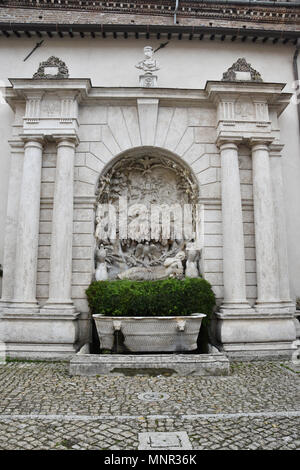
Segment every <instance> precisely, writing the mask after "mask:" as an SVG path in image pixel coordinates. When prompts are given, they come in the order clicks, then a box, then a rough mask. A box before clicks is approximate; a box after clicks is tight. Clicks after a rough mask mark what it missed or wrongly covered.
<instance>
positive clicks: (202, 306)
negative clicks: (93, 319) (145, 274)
mask: <svg viewBox="0 0 300 470" xmlns="http://www.w3.org/2000/svg"><path fill="white" fill-rule="evenodd" d="M86 294H87V298H88V303H89V307H90V310H91V313H92V314H102V315H106V316H124V317H126V316H129V317H148V316H184V315H190V314H192V313H205V314H206V315H207V317H206V318H205V323H207V321H208V320H209V317H210V315H211V314H212V312H213V308H214V305H215V295H214V293H213V291H212V288H211V285H210V284H209V283H208V282H207V281H205V279H202V278H185V279H183V280H179V279H166V280H163V281H128V280H116V281H95V282H92V283H91V285H90V286H89V287H88V289H87V290H86Z"/></svg>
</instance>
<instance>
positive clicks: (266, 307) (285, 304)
mask: <svg viewBox="0 0 300 470" xmlns="http://www.w3.org/2000/svg"><path fill="white" fill-rule="evenodd" d="M254 308H255V311H256V312H257V313H262V314H266V313H270V314H273V313H282V314H284V313H294V312H295V310H296V306H295V304H294V303H293V302H291V301H274V302H256V304H255V305H254Z"/></svg>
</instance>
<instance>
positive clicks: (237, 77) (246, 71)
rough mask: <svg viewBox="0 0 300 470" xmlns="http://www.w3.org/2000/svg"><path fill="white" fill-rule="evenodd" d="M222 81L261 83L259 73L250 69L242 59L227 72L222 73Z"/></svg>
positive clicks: (249, 65)
mask: <svg viewBox="0 0 300 470" xmlns="http://www.w3.org/2000/svg"><path fill="white" fill-rule="evenodd" d="M222 80H223V81H253V82H262V81H263V80H262V78H261V75H260V73H259V72H258V71H257V70H255V69H254V68H252V67H251V64H249V63H248V62H247V61H246V59H245V58H244V57H241V58H239V59H238V60H237V61H236V62H235V63H234V64H233V65H232V66H231V67H229V69H228V70H227V72H224V73H223V78H222Z"/></svg>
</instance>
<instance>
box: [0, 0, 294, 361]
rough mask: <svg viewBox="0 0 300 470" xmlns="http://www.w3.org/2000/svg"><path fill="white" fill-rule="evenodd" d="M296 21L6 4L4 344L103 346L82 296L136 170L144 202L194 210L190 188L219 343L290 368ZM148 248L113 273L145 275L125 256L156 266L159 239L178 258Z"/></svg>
mask: <svg viewBox="0 0 300 470" xmlns="http://www.w3.org/2000/svg"><path fill="white" fill-rule="evenodd" d="M299 10H300V8H299V4H298V2H276V4H274V2H267V1H264V2H259V1H258V2H243V1H234V0H232V1H231V2H224V1H221V0H220V1H216V2H209V1H206V2H196V1H180V2H171V1H170V2H147V3H146V4H145V3H142V2H134V3H131V4H130V3H128V4H127V3H126V4H124V3H122V4H121V3H116V2H114V3H110V2H108V3H107V2H92V1H86V2H83V1H68V2H66V1H63V0H61V1H60V2H58V1H53V2H41V1H40V2H36V1H14V2H5V1H3V2H0V30H1V38H0V55H1V64H2V67H1V76H0V80H1V81H2V89H3V93H2V101H1V106H0V113H1V124H0V126H1V134H0V138H1V147H2V153H1V163H0V165H1V189H0V191H1V201H0V204H1V206H0V215H1V217H0V229H1V236H0V262H1V264H2V265H3V279H2V297H1V304H0V340H1V341H3V342H5V344H6V348H7V351H8V355H9V356H11V357H26V358H65V357H70V356H71V355H72V354H74V353H75V352H76V351H78V350H79V349H80V348H81V347H82V346H83V345H85V344H88V343H90V342H91V319H90V314H89V309H88V305H87V301H86V296H85V289H86V288H87V287H88V285H89V284H90V282H91V280H92V279H93V278H94V276H95V271H96V269H97V255H96V262H95V252H96V253H97V249H99V248H100V246H101V241H102V240H101V237H99V236H98V235H97V234H98V232H99V230H98V229H99V220H98V219H97V216H98V212H97V211H98V208H99V203H100V202H101V197H100V196H101V191H103V185H102V184H103V181H106V180H107V179H108V178H110V181H111V180H113V186H109V190H106V192H107V194H109V195H111V194H113V191H116V192H118V191H120V188H121V187H122V184H123V182H124V178H125V176H124V175H126V178H127V180H126V181H127V182H128V181H130V184H131V192H130V194H131V198H132V201H134V200H135V201H137V200H138V201H140V200H141V198H144V199H145V198H146V195H147V194H150V196H151V197H150V196H149V197H150V199H151V198H152V199H153V198H154V196H153V194H154V193H155V194H156V193H157V192H158V194H159V195H160V199H161V198H165V201H167V200H168V199H169V200H171V199H172V197H173V199H174V200H173V202H174V203H176V202H179V203H182V202H183V201H184V202H188V201H185V200H184V197H183V196H180V191H179V192H178V191H177V189H178V188H177V186H176V185H177V184H178V185H179V186H180V188H181V187H182V184H183V186H184V185H185V184H187V182H189V184H190V186H189V187H191V188H192V190H193V191H194V193H193V198H194V199H193V201H194V202H195V198H196V199H197V201H196V202H197V204H198V205H199V207H201V217H200V219H201V220H198V219H197V220H193V224H195V225H196V228H197V227H198V228H199V227H200V226H201V230H199V232H201V236H202V237H203V238H202V245H201V249H200V250H199V252H200V254H199V258H200V260H199V264H198V265H197V269H199V275H202V276H203V277H204V278H205V279H207V280H208V281H209V282H210V283H211V284H212V286H213V289H214V292H215V294H216V298H217V304H218V310H217V312H216V314H215V318H214V322H213V328H212V340H213V341H214V342H215V344H216V345H217V346H218V347H219V348H220V349H221V350H223V351H225V353H226V354H228V356H229V357H232V358H246V359H247V358H249V359H252V358H266V357H267V358H277V357H281V358H284V357H291V355H292V354H293V351H294V347H295V340H296V335H297V333H296V321H295V312H296V299H297V297H299V296H300V246H299V242H298V240H299V237H300V186H299V177H300V155H299V140H300V137H299V104H298V101H299V99H300V98H299V99H298V96H297V90H298V88H299V77H298V62H299V59H298V47H299V46H298V35H299V19H298V15H299ZM145 46H148V47H146V50H145V57H143V48H144V47H145ZM137 67H138V68H137ZM158 160H159V167H160V169H159V171H158V172H157V173H155V171H156V170H154V169H153V168H154V166H155V168H157V165H158V164H157V161H158ZM141 162H143V170H141V169H138V168H137V166H138V165H139V164H140V163H141ZM172 172H173V173H172ZM174 172H175V173H176V174H175V173H174ZM141 175H142V176H141ZM178 175H179V176H178ZM176 178H179V179H180V183H178V181H179V180H177V179H176ZM158 181H160V184H158ZM154 183H155V184H154ZM101 185H102V186H101ZM127 186H128V184H127ZM127 186H126V184H125V188H127ZM179 186H178V187H179ZM184 187H185V186H184ZM174 188H175V189H174ZM155 191H156V192H155ZM175 195H176V197H175ZM147 197H148V196H147ZM150 199H149V201H150ZM152 199H151V200H152ZM108 202H111V201H110V199H108ZM133 238H134V237H133ZM140 238H141V240H139V238H138V237H137V238H136V239H135V240H134V243H133V244H132V245H130V246H129V244H127V246H126V248H124V245H122V246H123V248H120V247H119V246H118V251H117V252H116V251H114V250H113V249H111V252H109V255H110V258H109V256H107V263H108V269H107V270H106V271H105V272H106V273H107V272H108V277H111V278H113V276H114V275H117V274H116V273H118V272H121V271H122V270H123V269H124V267H125V270H126V269H128V268H129V267H130V266H132V264H128V263H127V261H126V260H127V258H126V256H127V257H129V256H130V257H131V258H130V259H131V261H130V262H131V263H132V259H136V258H139V256H140V257H141V256H142V257H143V260H144V258H145V256H148V258H147V259H148V261H149V263H150V264H151V262H150V261H151V256H152V255H153V256H155V255H154V254H153V253H154V251H152V254H151V256H150V255H149V250H148V248H147V250H148V251H147V253H148V254H147V255H146V254H145V253H146V249H145V246H148V245H151V244H152V245H153V246H154V245H155V249H157V250H160V252H159V253H160V255H159V256H162V259H165V258H164V256H165V254H166V246H167V245H166V243H162V240H161V241H159V240H158V239H157V240H155V243H154V242H153V239H152V238H151V237H150V238H149V239H148V241H147V237H146V236H145V237H140ZM145 240H146V241H145ZM140 241H142V243H141V244H142V245H143V247H142V249H139V250H138V249H137V244H138V243H139V242H140ZM188 241H189V242H190V241H191V240H188ZM130 243H131V242H130ZM108 248H109V249H110V248H111V247H110V246H109V247H108V246H106V250H108ZM186 248H187V244H186V243H185V244H184V245H180V243H178V246H177V251H176V247H175V245H172V246H170V244H168V250H167V252H168V253H172V255H174V256H175V257H176V254H177V253H178V252H179V251H182V249H183V250H184V249H186ZM120 250H121V251H120ZM153 250H154V249H153ZM138 253H139V254H138ZM99 256H100V264H101V255H99ZM105 256H106V255H105ZM105 256H104V258H105ZM120 256H121V257H122V258H123V259H122V260H121V261H120V260H119V259H118V257H120ZM186 257H187V258H188V254H187V253H186ZM188 259H189V258H188ZM116 260H117V261H116ZM138 262H139V260H137V263H138ZM104 263H105V259H104ZM126 263H127V265H126ZM153 264H155V263H153ZM133 265H134V264H133ZM115 266H117V267H116V268H115ZM134 266H135V265H134ZM118 269H119V271H118ZM113 273H114V274H113ZM102 275H103V274H102Z"/></svg>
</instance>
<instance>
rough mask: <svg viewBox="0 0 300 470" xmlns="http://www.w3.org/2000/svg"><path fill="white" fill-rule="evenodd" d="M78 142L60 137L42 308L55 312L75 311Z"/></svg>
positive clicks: (43, 310) (58, 140)
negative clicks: (74, 238)
mask: <svg viewBox="0 0 300 470" xmlns="http://www.w3.org/2000/svg"><path fill="white" fill-rule="evenodd" d="M75 146H76V140H75V138H74V137H72V138H67V137H61V138H58V139H57V165H56V179H55V190H54V202H53V219H52V239H51V254H50V280H49V299H48V301H47V302H46V304H45V306H44V307H43V309H42V312H45V311H46V310H49V311H53V310H55V311H56V313H59V312H61V313H66V312H74V311H75V308H74V305H73V302H72V300H71V287H72V238H73V184H74V183H73V181H74V156H75Z"/></svg>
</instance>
